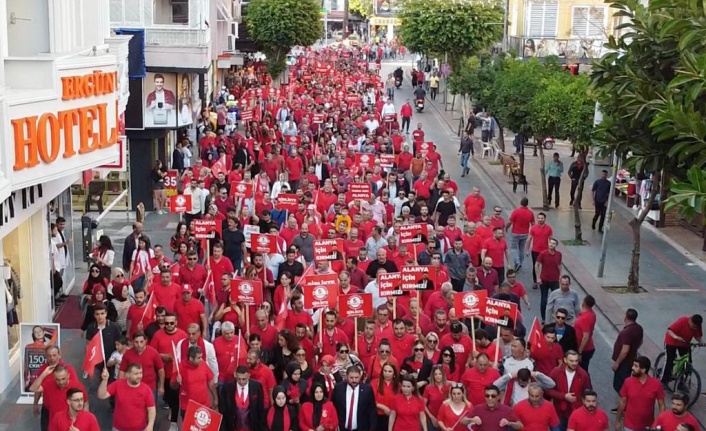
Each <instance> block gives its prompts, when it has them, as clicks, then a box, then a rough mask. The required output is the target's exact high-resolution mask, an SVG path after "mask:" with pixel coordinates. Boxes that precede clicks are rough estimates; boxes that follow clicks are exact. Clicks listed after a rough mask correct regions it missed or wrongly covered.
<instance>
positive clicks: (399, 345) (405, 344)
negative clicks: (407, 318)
mask: <svg viewBox="0 0 706 431" xmlns="http://www.w3.org/2000/svg"><path fill="white" fill-rule="evenodd" d="M388 341H389V342H390V348H391V349H392V356H394V357H395V358H401V359H404V358H406V357H408V356H410V355H411V354H412V346H414V343H416V342H417V337H416V336H415V335H414V334H409V333H408V332H407V328H406V326H405V324H404V320H402V319H400V318H397V319H395V320H394V321H393V322H392V337H389V338H388Z"/></svg>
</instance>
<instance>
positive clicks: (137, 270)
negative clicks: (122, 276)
mask: <svg viewBox="0 0 706 431" xmlns="http://www.w3.org/2000/svg"><path fill="white" fill-rule="evenodd" d="M143 275H145V268H144V266H143V265H142V260H141V259H139V256H138V258H137V259H135V265H133V267H132V273H130V281H131V282H133V281H135V280H137V279H138V278H140V277H142V276H143Z"/></svg>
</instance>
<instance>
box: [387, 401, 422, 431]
mask: <svg viewBox="0 0 706 431" xmlns="http://www.w3.org/2000/svg"><path fill="white" fill-rule="evenodd" d="M391 410H392V411H394V412H395V413H397V415H396V416H395V425H394V426H393V428H392V431H409V430H414V429H417V428H419V413H420V412H423V411H424V402H422V399H421V398H420V397H418V396H415V395H412V396H411V397H409V398H407V397H406V396H405V395H403V394H397V395H396V396H395V399H394V402H393V406H392V409H391Z"/></svg>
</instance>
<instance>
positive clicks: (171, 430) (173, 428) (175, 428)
mask: <svg viewBox="0 0 706 431" xmlns="http://www.w3.org/2000/svg"><path fill="white" fill-rule="evenodd" d="M169 431H179V425H177V424H176V422H172V423H171V424H169Z"/></svg>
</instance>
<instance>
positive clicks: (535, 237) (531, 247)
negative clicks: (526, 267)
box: [525, 213, 554, 288]
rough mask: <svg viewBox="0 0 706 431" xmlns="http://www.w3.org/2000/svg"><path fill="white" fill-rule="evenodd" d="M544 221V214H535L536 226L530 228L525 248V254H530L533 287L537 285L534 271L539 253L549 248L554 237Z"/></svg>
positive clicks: (545, 216) (545, 217)
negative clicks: (550, 240)
mask: <svg viewBox="0 0 706 431" xmlns="http://www.w3.org/2000/svg"><path fill="white" fill-rule="evenodd" d="M546 220H547V215H546V214H544V213H539V214H537V224H536V225H534V226H532V228H530V231H529V238H528V240H527V246H526V247H525V253H526V254H529V253H530V252H531V253H532V281H534V283H535V285H536V284H537V271H536V269H535V264H536V263H537V257H539V253H541V252H543V251H544V250H546V249H548V248H549V239H550V238H551V237H552V236H554V231H553V230H552V227H551V226H549V225H548V224H547V222H546ZM536 287H537V286H535V288H536Z"/></svg>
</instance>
